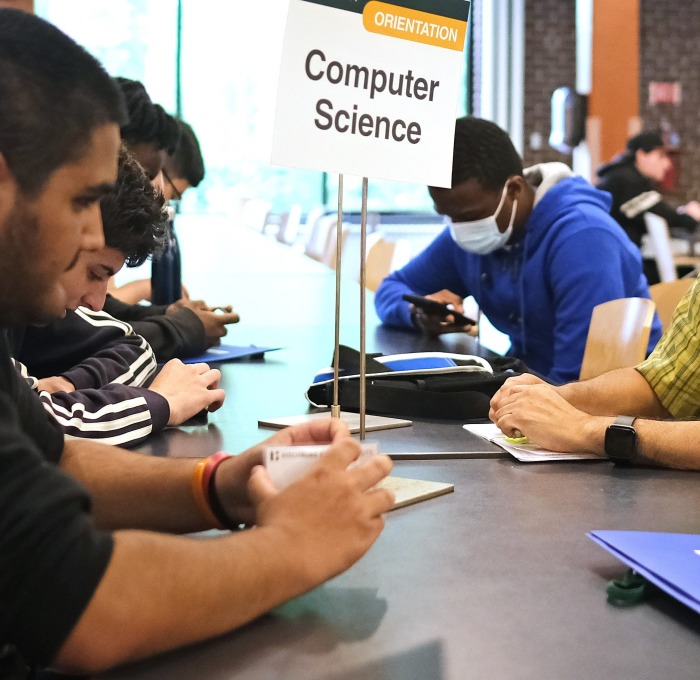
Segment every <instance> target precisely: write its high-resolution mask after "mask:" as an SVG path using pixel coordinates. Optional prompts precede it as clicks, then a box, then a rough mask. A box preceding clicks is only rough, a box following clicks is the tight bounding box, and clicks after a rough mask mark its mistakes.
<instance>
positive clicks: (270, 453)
mask: <svg viewBox="0 0 700 680" xmlns="http://www.w3.org/2000/svg"><path fill="white" fill-rule="evenodd" d="M360 446H361V447H362V453H361V454H360V457H359V458H358V459H357V460H356V461H355V462H354V463H353V464H352V465H350V467H353V465H357V464H359V463H361V462H362V461H364V460H367V459H368V458H370V457H372V456H376V455H377V453H378V452H379V449H378V446H377V444H376V443H367V442H365V443H363V444H361V445H360ZM329 448H330V446H329V445H328V444H317V445H305V446H268V447H266V448H265V450H264V451H263V464H264V465H265V467H266V468H267V473H268V474H269V475H270V479H271V480H272V483H273V484H274V485H275V487H276V488H278V489H284V487H285V486H288V485H289V484H291V483H292V482H293V481H294V480H296V479H299V477H301V476H302V475H303V474H304V473H305V472H306V471H307V470H308V469H309V468H310V467H311V466H312V465H313V464H314V463H315V462H316V461H317V460H318V459H319V458H320V457H321V456H322V455H323V454H324V453H326V451H328V449H329Z"/></svg>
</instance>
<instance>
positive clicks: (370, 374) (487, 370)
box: [306, 345, 531, 421]
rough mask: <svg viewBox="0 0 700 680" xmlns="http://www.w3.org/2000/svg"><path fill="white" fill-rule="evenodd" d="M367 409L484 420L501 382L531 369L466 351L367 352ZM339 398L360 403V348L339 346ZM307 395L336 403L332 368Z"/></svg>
mask: <svg viewBox="0 0 700 680" xmlns="http://www.w3.org/2000/svg"><path fill="white" fill-rule="evenodd" d="M365 359H366V361H365V370H366V381H365V382H366V388H365V389H366V411H367V413H371V414H376V415H383V416H396V417H402V418H440V419H449V420H462V421H467V420H481V419H484V418H488V413H489V402H490V401H491V397H493V395H494V394H495V393H496V392H497V391H498V389H499V388H500V387H501V385H503V383H504V382H505V381H506V380H507V379H508V378H512V377H513V376H516V375H520V374H522V373H530V372H531V371H529V369H528V368H527V366H526V365H525V364H524V363H523V362H522V361H520V359H514V358H512V357H495V358H493V359H488V360H486V359H482V358H481V357H477V356H472V355H468V354H448V353H444V352H416V353H412V354H399V355H386V356H384V355H381V354H372V355H366V357H365ZM339 368H340V371H339V379H338V402H339V405H340V407H341V408H342V409H345V410H348V411H358V410H359V407H360V376H359V372H360V353H359V352H358V351H357V350H354V349H351V348H350V347H345V346H344V345H341V346H340V354H339ZM306 398H307V399H308V400H309V401H310V402H311V404H312V405H314V406H331V405H332V404H333V371H332V369H322V370H321V371H319V372H318V373H317V374H316V378H315V379H314V382H313V384H312V385H311V386H310V387H309V389H308V390H307V392H306Z"/></svg>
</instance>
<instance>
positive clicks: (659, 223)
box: [644, 212, 700, 282]
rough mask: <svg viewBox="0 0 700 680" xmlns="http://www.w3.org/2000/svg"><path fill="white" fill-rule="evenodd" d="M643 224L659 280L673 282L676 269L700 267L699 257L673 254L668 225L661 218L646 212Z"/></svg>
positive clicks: (676, 273) (676, 276)
mask: <svg viewBox="0 0 700 680" xmlns="http://www.w3.org/2000/svg"><path fill="white" fill-rule="evenodd" d="M644 223H645V225H646V228H647V233H648V234H649V239H650V241H651V249H652V251H653V253H654V259H655V260H656V268H657V269H658V271H659V279H660V280H661V281H662V282H665V281H675V280H676V279H677V278H678V267H692V268H696V267H699V266H700V257H692V256H689V255H677V254H674V252H673V247H672V242H671V235H670V233H669V231H668V223H667V222H666V220H665V219H664V218H663V217H659V216H658V215H655V214H654V213H651V212H646V213H645V214H644Z"/></svg>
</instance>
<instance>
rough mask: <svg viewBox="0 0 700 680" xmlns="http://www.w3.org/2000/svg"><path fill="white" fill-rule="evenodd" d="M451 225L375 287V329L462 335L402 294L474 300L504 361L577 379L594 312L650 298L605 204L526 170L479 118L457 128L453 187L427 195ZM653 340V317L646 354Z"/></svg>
mask: <svg viewBox="0 0 700 680" xmlns="http://www.w3.org/2000/svg"><path fill="white" fill-rule="evenodd" d="M429 191H430V195H431V197H432V199H433V202H434V203H435V208H436V210H437V211H438V212H439V213H440V214H442V215H445V218H446V222H447V224H448V226H447V227H446V228H445V230H444V231H443V232H442V233H441V234H440V235H439V236H438V237H437V238H436V239H435V240H434V241H433V242H432V243H431V244H430V245H429V246H428V247H427V248H426V249H425V250H424V251H423V252H422V253H420V254H419V255H418V256H417V257H415V258H414V259H413V260H412V261H411V262H409V263H408V264H407V265H406V266H405V267H403V269H400V270H398V271H396V272H393V273H392V274H389V276H387V277H386V278H385V279H384V281H383V282H382V283H381V285H380V286H379V288H378V289H377V292H376V296H375V304H376V308H377V313H378V314H379V317H380V318H381V320H382V321H383V322H384V323H386V324H388V325H393V326H399V327H405V328H417V329H418V330H422V331H424V332H427V333H431V334H440V333H450V332H454V331H460V330H464V329H462V328H459V327H457V326H455V325H454V324H453V323H450V321H447V322H446V321H444V319H440V318H437V317H430V316H426V315H424V314H419V313H416V310H415V309H414V308H413V306H412V305H410V304H409V303H408V302H405V301H404V300H403V299H402V295H403V294H404V293H414V294H418V295H425V296H428V297H432V298H434V299H436V300H438V301H440V302H451V303H453V305H454V308H455V309H456V310H457V311H462V309H461V302H462V300H463V299H464V298H465V297H467V296H468V295H473V296H474V298H475V299H476V302H477V303H478V304H479V307H480V309H481V310H482V311H483V312H484V314H486V316H487V317H488V318H489V320H490V321H491V323H493V325H494V326H495V327H496V328H497V329H498V330H500V331H501V332H503V333H506V334H507V335H508V336H510V340H511V349H510V351H509V354H511V355H513V356H516V357H518V358H519V359H522V360H523V361H524V362H525V363H526V364H527V365H528V366H529V367H530V368H531V369H533V370H535V371H537V372H538V373H540V374H541V375H544V376H546V377H547V378H548V379H549V380H551V381H552V382H555V383H562V382H566V381H569V380H575V379H577V378H578V375H579V372H580V369H581V360H582V358H583V351H584V347H585V344H586V336H587V334H588V325H589V323H590V320H591V314H592V311H593V307H595V306H596V305H597V304H600V303H601V302H607V301H608V300H614V299H617V298H623V297H646V298H648V297H649V288H648V286H647V282H646V279H645V278H644V275H643V274H642V262H641V256H640V253H639V250H638V249H637V248H635V247H634V245H633V244H632V243H630V241H629V239H628V238H626V237H625V235H624V233H623V232H622V230H621V229H620V227H619V226H618V225H617V224H616V223H615V221H614V220H613V219H612V218H611V217H610V215H609V214H608V209H609V206H610V197H609V196H608V195H607V194H605V193H604V192H602V191H598V190H597V189H595V188H594V187H592V186H591V185H590V184H588V182H586V181H585V180H583V179H582V178H580V177H574V176H573V174H572V172H571V170H570V169H569V168H568V167H567V166H565V165H564V164H563V163H543V164H541V165H536V166H534V167H532V168H529V169H527V170H523V168H522V160H521V158H520V156H519V155H518V153H517V151H516V150H515V148H514V147H513V144H512V142H511V141H510V138H509V137H508V135H507V134H506V133H505V132H504V131H503V130H501V129H500V128H499V127H498V126H497V125H495V124H494V123H491V122H489V121H486V120H481V119H478V118H471V117H466V118H460V119H458V120H457V125H456V129H455V144H454V160H453V167H452V188H451V189H443V188H438V187H430V188H429ZM660 337H661V324H660V322H659V320H658V318H655V319H654V324H653V326H652V330H651V337H650V341H649V351H651V350H652V349H653V347H654V346H655V345H656V342H657V341H658V339H659V338H660Z"/></svg>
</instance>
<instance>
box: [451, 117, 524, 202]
mask: <svg viewBox="0 0 700 680" xmlns="http://www.w3.org/2000/svg"><path fill="white" fill-rule="evenodd" d="M522 174H523V161H522V158H520V155H519V154H518V152H517V151H516V150H515V147H514V146H513V142H511V140H510V137H509V136H508V134H507V133H506V132H505V131H504V130H501V128H500V127H498V125H496V124H495V123H492V122H491V121H489V120H484V119H483V118H473V117H471V116H465V117H464V118H458V119H457V122H456V125H455V141H454V157H453V160H452V187H453V188H454V187H456V186H457V185H458V184H462V182H466V181H467V180H468V179H472V178H474V179H477V180H478V181H479V183H480V184H481V186H483V187H484V188H485V189H492V190H499V189H501V188H502V187H503V186H504V185H505V183H506V180H507V179H508V178H509V177H512V176H513V175H522Z"/></svg>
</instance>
